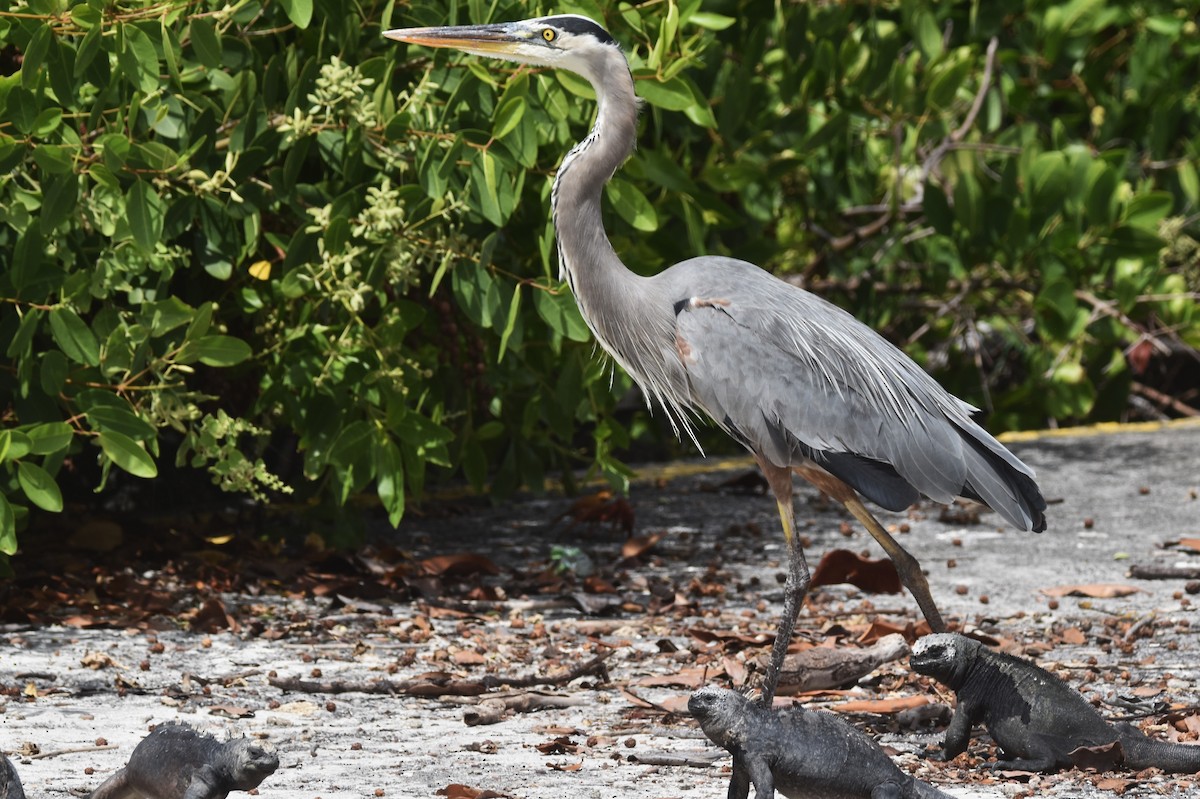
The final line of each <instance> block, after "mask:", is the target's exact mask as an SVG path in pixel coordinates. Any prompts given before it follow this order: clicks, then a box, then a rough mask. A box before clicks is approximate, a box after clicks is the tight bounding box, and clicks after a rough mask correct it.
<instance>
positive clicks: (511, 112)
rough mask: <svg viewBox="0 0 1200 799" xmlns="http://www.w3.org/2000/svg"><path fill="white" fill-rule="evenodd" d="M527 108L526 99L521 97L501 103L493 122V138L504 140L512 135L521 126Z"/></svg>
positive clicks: (510, 98)
mask: <svg viewBox="0 0 1200 799" xmlns="http://www.w3.org/2000/svg"><path fill="white" fill-rule="evenodd" d="M527 107H528V104H527V103H526V102H525V98H524V97H522V96H519V95H518V96H514V97H509V98H508V99H507V100H505V101H504V102H503V103H501V104H500V107H499V108H497V109H496V114H495V119H494V120H493V121H492V138H493V139H503V138H504V137H505V136H507V135H508V134H510V133H512V132H513V131H514V130H515V129H516V127H517V126H518V125H520V124H521V117H523V116H525V109H526V108H527Z"/></svg>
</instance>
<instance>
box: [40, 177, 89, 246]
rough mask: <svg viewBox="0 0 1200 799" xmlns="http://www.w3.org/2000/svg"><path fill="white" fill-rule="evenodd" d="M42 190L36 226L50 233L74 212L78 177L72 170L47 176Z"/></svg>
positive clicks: (77, 192) (77, 201) (77, 194)
mask: <svg viewBox="0 0 1200 799" xmlns="http://www.w3.org/2000/svg"><path fill="white" fill-rule="evenodd" d="M43 191H44V196H43V199H42V213H41V216H40V218H39V219H38V226H39V227H40V228H41V230H42V232H43V233H50V232H51V231H53V230H54V229H55V228H57V227H58V226H59V225H60V224H62V223H63V222H65V221H67V220H68V219H70V218H71V215H72V214H73V213H74V212H75V210H76V207H77V205H78V203H79V178H78V177H76V175H75V173H74V172H71V173H68V174H66V175H60V176H57V177H55V178H54V179H49V178H47V180H46V185H45V186H44V188H43Z"/></svg>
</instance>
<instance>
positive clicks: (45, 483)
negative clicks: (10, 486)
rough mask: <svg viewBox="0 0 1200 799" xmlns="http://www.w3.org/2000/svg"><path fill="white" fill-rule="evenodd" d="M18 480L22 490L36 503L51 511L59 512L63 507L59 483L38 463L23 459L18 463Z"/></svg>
mask: <svg viewBox="0 0 1200 799" xmlns="http://www.w3.org/2000/svg"><path fill="white" fill-rule="evenodd" d="M17 482H18V483H20V484H21V490H22V491H24V492H25V496H26V497H28V498H29V501H30V502H32V503H33V504H34V505H37V506H38V507H39V508H41V509H42V510H48V511H50V512H51V513H59V512H60V511H62V509H63V498H62V492H61V491H59V489H58V483H56V482H54V478H53V477H51V476H50V473H49V472H47V471H46V470H45V469H43V468H42V467H41V466H38V465H37V464H36V463H30V462H29V461H21V462H20V463H18V464H17Z"/></svg>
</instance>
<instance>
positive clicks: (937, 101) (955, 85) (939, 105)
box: [925, 61, 971, 109]
mask: <svg viewBox="0 0 1200 799" xmlns="http://www.w3.org/2000/svg"><path fill="white" fill-rule="evenodd" d="M970 68H971V64H970V62H968V61H960V62H958V63H957V64H955V65H954V66H952V67H950V68H949V69H944V70H942V71H941V72H939V73H938V75H937V77H935V78H934V79H933V80H932V81H930V83H929V92H928V93H927V94H926V95H925V101H926V102H927V103H928V104H929V105H930V106H931V107H933V108H936V109H946V108H949V107H950V106H951V105H953V104H954V99H955V97H957V96H958V90H959V87H961V86H962V84H963V81H964V80H966V77H967V72H968V71H969V70H970Z"/></svg>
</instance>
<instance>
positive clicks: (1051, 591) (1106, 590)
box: [1042, 583, 1142, 599]
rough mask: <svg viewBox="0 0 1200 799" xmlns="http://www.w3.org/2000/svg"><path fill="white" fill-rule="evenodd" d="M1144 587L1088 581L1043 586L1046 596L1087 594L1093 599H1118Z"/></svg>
mask: <svg viewBox="0 0 1200 799" xmlns="http://www.w3.org/2000/svg"><path fill="white" fill-rule="evenodd" d="M1141 590H1142V589H1140V588H1134V587H1133V586H1132V585H1121V584H1119V583H1088V584H1086V585H1060V586H1058V587H1056V588H1043V589H1042V593H1043V594H1045V595H1046V596H1085V597H1090V598H1091V599H1116V598H1118V597H1123V596H1129V595H1130V594H1137V593H1140V592H1141Z"/></svg>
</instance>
